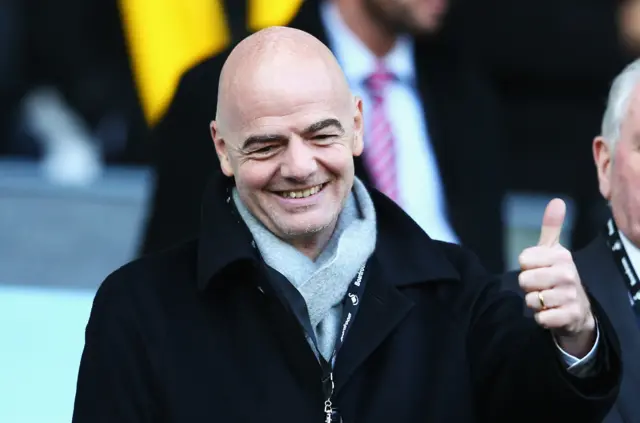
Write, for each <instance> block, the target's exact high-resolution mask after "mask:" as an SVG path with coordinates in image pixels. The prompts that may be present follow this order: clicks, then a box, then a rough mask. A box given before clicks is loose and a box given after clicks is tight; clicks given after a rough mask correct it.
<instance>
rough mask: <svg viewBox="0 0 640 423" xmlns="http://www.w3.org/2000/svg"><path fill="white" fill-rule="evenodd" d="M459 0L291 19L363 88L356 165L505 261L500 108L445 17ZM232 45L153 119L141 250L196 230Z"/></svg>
mask: <svg viewBox="0 0 640 423" xmlns="http://www.w3.org/2000/svg"><path fill="white" fill-rule="evenodd" d="M451 7H453V5H452V4H449V2H448V1H442V2H440V1H438V2H435V1H434V2H425V1H420V0H412V1H399V0H335V1H320V0H307V1H305V2H304V3H303V4H302V5H301V7H300V9H299V11H298V13H297V14H296V16H295V17H294V19H293V20H292V21H291V22H290V23H289V26H291V27H294V28H299V29H302V30H304V31H307V32H310V33H311V34H313V35H314V36H316V37H318V38H319V39H320V40H322V41H323V42H324V43H325V44H327V45H328V46H330V48H331V49H332V50H333V52H334V54H335V55H336V56H337V58H338V61H339V62H340V64H341V66H342V67H343V69H344V70H345V72H346V74H347V78H348V80H349V83H350V84H351V86H352V89H353V90H354V91H355V92H356V93H357V94H358V95H360V96H362V97H363V99H364V104H365V111H364V113H365V122H366V127H367V132H366V136H365V144H366V148H365V153H364V158H363V160H358V161H357V163H356V169H357V172H358V174H359V176H360V177H361V178H363V179H364V180H365V181H366V182H368V183H370V184H372V185H373V186H376V187H377V188H378V189H380V190H381V191H383V192H384V193H385V194H387V195H388V196H390V197H391V198H393V199H394V200H395V201H396V202H398V203H399V204H400V205H401V206H402V207H403V208H404V209H405V210H406V211H407V212H408V213H409V215H411V216H412V218H413V219H414V220H416V221H417V222H418V224H420V226H421V227H422V228H423V229H424V230H426V232H427V233H429V234H430V235H431V236H432V237H433V238H435V239H440V240H445V241H449V242H456V243H457V242H461V243H462V244H464V245H466V246H468V247H470V248H472V249H473V250H474V251H476V252H477V253H478V254H479V256H480V258H481V259H482V260H483V262H484V263H485V265H486V266H487V267H488V268H490V269H492V270H495V271H498V270H500V269H502V268H503V260H504V249H503V235H502V234H503V229H502V228H503V222H502V218H501V214H500V210H501V202H502V198H503V189H502V184H503V180H502V177H501V174H500V168H501V166H502V160H501V159H500V150H501V149H502V148H503V145H502V141H503V134H502V131H501V130H502V123H501V121H500V111H499V110H498V107H497V104H496V99H495V98H494V97H493V95H492V90H491V87H490V84H489V83H488V82H487V81H486V80H484V79H483V77H482V74H481V73H479V72H477V71H476V69H475V66H474V64H473V62H471V61H470V60H468V59H469V58H468V54H467V52H466V51H465V50H464V48H463V46H462V45H460V44H459V43H458V42H457V40H456V38H455V37H454V36H452V35H453V34H452V33H453V31H452V30H451V29H447V28H448V27H447V25H448V22H447V20H446V17H447V15H448V12H449V9H450V8H451ZM452 25H453V24H452ZM226 54H227V53H226V52H223V53H221V54H219V55H217V56H214V57H212V58H209V59H207V60H205V61H204V62H202V63H201V64H199V65H198V66H196V67H195V68H193V69H192V70H190V71H189V72H187V73H186V75H185V76H184V77H183V78H182V80H181V83H180V85H179V87H178V90H177V92H176V95H175V97H174V99H173V101H172V103H171V105H170V106H169V108H168V111H167V114H166V115H165V116H164V117H163V119H162V120H161V121H160V123H159V124H158V125H157V127H156V128H155V129H154V136H153V139H152V141H151V144H152V145H153V148H154V150H155V155H156V157H157V158H156V160H155V162H154V166H155V169H156V170H155V171H156V176H157V182H156V183H157V185H156V190H155V195H154V199H153V203H152V205H151V210H150V216H149V222H148V225H147V228H146V233H145V238H144V242H143V248H142V250H143V252H149V251H153V250H158V249H162V248H166V247H168V246H170V245H172V244H174V243H176V242H178V241H181V240H183V239H186V238H189V237H191V236H195V235H196V234H197V231H198V225H199V216H200V203H201V200H202V194H203V191H204V187H205V184H206V182H207V179H208V177H209V176H210V175H211V174H212V172H214V170H215V169H216V167H217V165H216V160H217V158H216V156H215V153H214V150H213V146H212V144H211V142H210V137H209V134H208V122H209V121H210V119H211V116H213V115H214V114H215V104H216V97H217V88H216V83H217V80H218V75H219V72H220V69H221V64H222V63H223V61H224V59H225V57H226ZM478 222H482V225H478ZM488 233H490V234H492V236H487V235H486V234H488Z"/></svg>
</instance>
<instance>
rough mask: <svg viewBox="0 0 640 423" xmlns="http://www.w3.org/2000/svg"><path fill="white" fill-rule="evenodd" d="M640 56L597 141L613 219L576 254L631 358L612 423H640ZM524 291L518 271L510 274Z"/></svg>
mask: <svg viewBox="0 0 640 423" xmlns="http://www.w3.org/2000/svg"><path fill="white" fill-rule="evenodd" d="M639 114H640V60H636V61H635V62H633V63H631V64H630V65H629V66H627V67H626V68H625V69H624V70H623V71H622V72H621V73H620V75H619V76H618V77H617V78H616V79H615V81H614V83H613V85H612V87H611V91H610V94H609V101H608V104H607V109H606V111H605V114H604V118H603V120H602V133H601V135H600V136H598V137H596V138H595V140H594V141H593V157H594V159H595V164H596V167H597V170H598V172H597V174H598V180H599V186H600V192H601V193H602V196H603V197H604V198H605V199H606V200H607V201H608V202H609V205H610V208H611V212H612V213H611V214H612V217H611V218H610V219H609V221H608V223H607V224H606V226H605V227H604V228H602V231H601V235H600V236H599V237H597V238H596V239H594V240H593V241H592V242H591V243H590V244H589V245H588V246H587V247H585V248H584V249H583V250H580V251H578V252H577V253H575V255H574V259H575V262H576V266H577V268H578V271H579V272H580V276H581V278H582V281H583V282H584V284H585V286H586V288H587V289H588V290H589V292H590V293H591V294H592V295H593V296H594V297H595V298H596V299H597V300H598V301H599V302H600V303H601V304H602V306H603V308H604V309H605V311H606V312H607V315H608V316H609V317H610V318H611V320H612V323H613V325H614V326H615V328H616V332H617V333H618V335H619V336H620V341H621V345H622V358H623V361H624V362H625V367H624V375H623V379H622V387H621V391H620V395H619V397H618V400H617V402H616V405H615V407H614V408H613V409H612V410H611V413H610V414H609V415H608V416H607V418H606V420H605V422H607V423H618V422H620V423H622V422H625V423H631V422H640V405H639V404H638V392H640V366H639V365H638V357H640V330H639V327H638V325H639V324H640V293H639V291H638V288H639V287H640V284H638V277H637V270H638V269H640V249H639V248H640V202H639V201H640V151H639V150H638V140H639V139H640V122H639V120H638V116H639ZM504 283H505V286H506V287H507V288H508V289H513V290H519V289H518V287H517V285H518V275H517V273H508V274H507V275H506V276H505V278H504Z"/></svg>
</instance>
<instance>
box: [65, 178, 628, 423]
mask: <svg viewBox="0 0 640 423" xmlns="http://www.w3.org/2000/svg"><path fill="white" fill-rule="evenodd" d="M218 185H222V184H218ZM228 195H229V193H228V188H225V187H224V186H215V185H214V186H213V187H212V189H210V190H208V191H207V199H206V200H205V202H204V211H205V212H204V214H203V216H204V217H203V221H202V231H201V236H200V237H199V239H197V240H193V241H189V242H187V243H184V244H182V245H179V246H177V247H176V248H172V249H170V250H167V251H163V252H161V253H159V254H153V255H149V256H147V257H144V258H142V259H140V260H136V261H134V262H132V263H129V264H127V265H125V266H123V267H122V268H120V269H119V270H117V271H115V272H113V273H112V274H111V275H110V276H109V277H108V278H107V279H106V280H105V282H104V283H103V284H102V286H101V287H100V289H99V291H98V293H97V295H96V299H95V301H94V303H93V308H92V310H91V317H90V320H89V323H88V326H87V331H86V342H85V347H84V352H83V355H82V362H81V365H80V371H79V375H78V385H77V392H76V399H75V408H74V414H73V423H115V422H117V423H151V422H164V423H169V422H234V423H235V422H273V423H284V422H287V423H288V422H291V423H314V422H321V421H323V417H324V416H323V413H322V409H323V407H322V404H323V392H322V383H321V379H322V372H321V369H320V366H319V365H318V361H317V359H316V357H315V355H314V354H313V351H312V349H311V348H310V347H309V344H308V343H307V340H306V337H305V336H304V333H303V331H302V330H301V327H300V324H299V322H298V321H297V319H296V318H295V317H294V315H293V313H292V312H291V308H290V307H289V306H288V305H287V304H288V302H286V301H283V300H281V298H280V297H279V296H278V294H277V292H278V291H279V290H281V289H283V285H281V283H282V275H280V274H278V273H277V272H276V271H274V270H273V269H270V268H268V266H266V265H265V264H264V262H263V261H261V259H260V257H259V253H258V251H257V250H256V249H255V248H254V247H253V246H252V242H251V238H252V237H251V233H250V232H249V230H248V229H247V227H246V225H245V224H244V223H243V222H242V220H241V219H240V218H239V217H238V214H237V211H236V210H235V208H234V207H233V203H231V204H229V203H227V202H226V198H227V197H228ZM371 196H372V200H373V204H374V206H375V209H376V214H377V223H378V233H377V242H376V249H375V252H374V253H373V255H372V256H371V257H370V259H369V260H368V262H367V266H366V270H365V272H364V274H363V281H364V283H365V284H366V287H365V290H364V293H363V296H362V298H361V302H360V308H359V310H358V313H357V314H356V315H355V320H354V321H353V326H352V327H351V329H350V330H349V332H348V333H347V335H346V338H345V341H344V345H343V347H342V348H341V349H340V351H339V352H338V354H337V356H336V361H335V367H334V375H335V378H334V381H335V391H334V397H333V404H334V405H335V406H337V407H338V409H339V410H340V412H341V414H342V416H343V418H344V421H345V422H358V423H388V422H393V423H418V422H429V423H480V422H491V423H503V422H505V423H507V422H508V423H511V422H513V423H543V422H545V423H546V422H548V423H556V422H563V421H564V422H570V423H578V422H579V423H596V422H600V421H601V419H602V417H603V416H605V415H606V413H607V412H608V411H609V409H610V408H611V405H612V404H613V402H614V401H615V397H616V395H617V392H618V389H619V383H620V375H621V368H620V367H621V365H622V363H621V360H620V353H619V342H618V341H617V340H616V336H615V330H614V329H613V328H612V327H611V324H610V323H609V319H608V318H607V316H606V314H605V313H603V312H602V309H601V308H600V307H599V306H598V304H597V302H594V313H595V315H596V316H598V319H599V321H601V326H602V332H601V333H602V337H601V340H602V341H603V342H602V344H601V347H602V348H599V349H598V353H597V357H596V362H595V365H596V366H597V367H596V370H597V371H596V373H595V375H594V376H593V377H588V378H584V379H581V378H576V377H575V376H573V375H571V374H570V373H568V372H567V371H566V370H565V369H564V367H563V365H562V363H561V362H560V358H559V356H558V350H557V348H556V346H555V345H554V343H553V340H552V337H551V335H550V333H549V331H546V330H544V329H542V328H541V327H540V326H538V325H536V324H535V322H533V320H532V319H527V318H525V317H524V316H522V313H521V309H522V300H521V299H520V298H518V296H517V295H515V294H513V293H510V292H501V290H500V282H499V279H498V278H496V277H491V276H490V275H489V274H488V273H487V272H486V271H485V270H484V269H483V268H482V266H480V265H479V263H478V260H477V259H476V257H474V255H473V254H471V253H469V251H467V250H465V249H463V248H460V247H458V246H455V245H451V244H445V243H442V242H435V241H433V240H431V239H430V238H429V237H428V236H427V235H425V234H424V233H422V232H421V231H420V230H419V228H418V227H417V225H416V223H415V222H413V220H411V219H410V218H409V217H408V216H407V215H406V214H404V213H403V212H402V210H400V208H399V207H397V206H396V205H395V204H394V203H393V202H392V201H390V200H389V199H387V198H386V197H384V196H382V195H381V194H379V193H375V192H374V193H372V195H371ZM398 234H403V236H401V237H400V236H398ZM284 283H285V284H287V282H286V281H285V282H284Z"/></svg>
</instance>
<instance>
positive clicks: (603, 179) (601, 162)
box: [592, 137, 613, 201]
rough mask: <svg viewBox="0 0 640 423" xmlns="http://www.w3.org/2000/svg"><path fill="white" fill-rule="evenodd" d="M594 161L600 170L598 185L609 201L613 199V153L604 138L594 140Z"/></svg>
mask: <svg viewBox="0 0 640 423" xmlns="http://www.w3.org/2000/svg"><path fill="white" fill-rule="evenodd" d="M592 149H593V160H594V161H595V163H596V168H597V169H598V184H599V186H600V193H601V194H602V196H603V197H604V198H605V199H606V200H607V201H609V200H610V199H611V198H610V197H611V164H612V163H611V162H612V156H611V155H612V153H613V151H611V148H610V147H609V144H608V143H607V140H605V139H604V138H602V137H596V138H595V139H594V140H593V146H592Z"/></svg>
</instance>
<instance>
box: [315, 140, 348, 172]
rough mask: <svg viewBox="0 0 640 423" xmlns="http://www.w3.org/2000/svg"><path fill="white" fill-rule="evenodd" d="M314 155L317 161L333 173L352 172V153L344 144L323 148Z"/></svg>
mask: <svg viewBox="0 0 640 423" xmlns="http://www.w3.org/2000/svg"><path fill="white" fill-rule="evenodd" d="M316 157H317V159H318V162H319V163H320V164H321V165H322V166H323V167H324V168H325V169H327V170H328V171H329V172H331V173H332V174H334V175H338V176H348V175H349V174H350V173H352V172H353V155H352V154H351V150H350V149H349V148H347V147H346V146H345V145H342V144H341V145H335V146H331V147H327V148H324V149H322V150H321V151H320V152H319V153H318V155H317V156H316Z"/></svg>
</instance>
